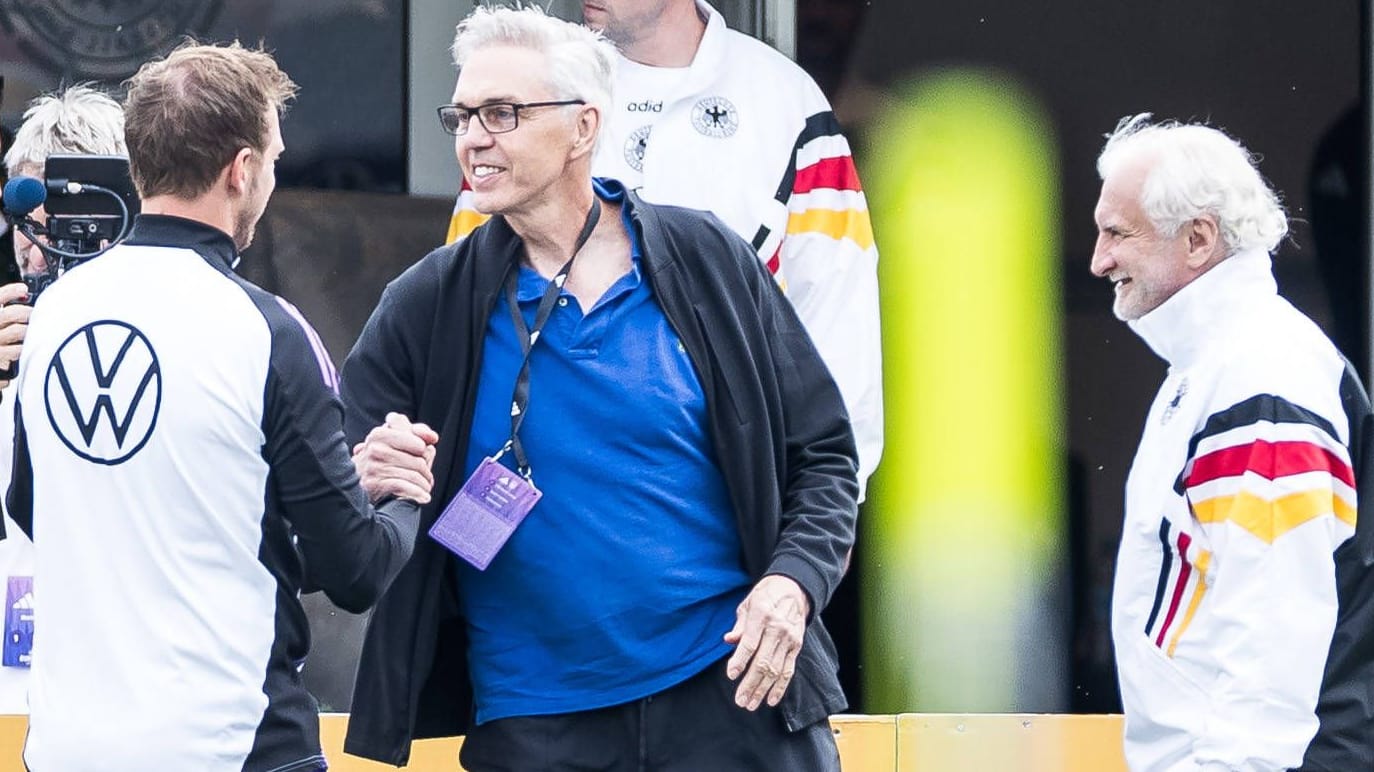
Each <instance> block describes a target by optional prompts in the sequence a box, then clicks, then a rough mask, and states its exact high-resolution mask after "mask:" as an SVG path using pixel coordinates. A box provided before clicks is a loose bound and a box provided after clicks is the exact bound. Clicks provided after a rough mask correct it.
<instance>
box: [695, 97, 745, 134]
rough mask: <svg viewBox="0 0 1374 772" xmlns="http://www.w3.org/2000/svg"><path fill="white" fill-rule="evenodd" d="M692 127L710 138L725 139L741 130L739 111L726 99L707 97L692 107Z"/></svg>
mask: <svg viewBox="0 0 1374 772" xmlns="http://www.w3.org/2000/svg"><path fill="white" fill-rule="evenodd" d="M692 125H693V126H695V127H696V129H697V131H699V132H701V133H702V134H705V135H706V136H708V137H719V138H722V139H723V138H725V137H728V136H730V135H732V134H734V133H735V129H738V128H739V110H736V109H735V106H734V105H733V104H731V103H730V100H728V99H726V98H725V97H706V98H705V99H699V100H697V103H696V104H694V105H692Z"/></svg>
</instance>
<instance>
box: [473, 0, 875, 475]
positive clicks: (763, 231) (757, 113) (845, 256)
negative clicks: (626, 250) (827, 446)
mask: <svg viewBox="0 0 1374 772" xmlns="http://www.w3.org/2000/svg"><path fill="white" fill-rule="evenodd" d="M581 5H582V13H583V16H584V18H585V19H586V23H587V25H588V26H590V27H591V28H592V29H595V30H598V31H600V32H601V33H602V34H604V35H605V36H606V37H607V38H608V39H609V40H610V41H611V42H613V43H615V44H616V47H617V48H618V49H619V55H618V56H617V57H616V80H615V95H614V103H613V104H612V105H611V107H610V108H609V109H608V110H607V112H606V114H605V115H603V116H602V124H603V128H602V131H601V138H600V141H599V142H598V144H597V149H596V153H595V155H594V157H593V160H592V172H593V173H594V174H596V175H597V176H605V177H614V178H615V179H617V180H620V181H621V182H624V183H625V185H626V187H628V188H630V189H631V190H634V191H635V192H636V193H638V194H640V195H641V196H642V197H643V198H644V199H645V200H646V201H651V202H654V203H658V204H672V205H674V206H686V207H691V208H693V209H703V210H706V211H709V212H711V213H713V214H715V215H716V216H717V217H719V218H720V219H721V221H722V222H724V223H725V224H726V225H727V226H729V227H730V228H731V229H732V230H733V231H735V232H736V233H738V234H739V235H740V236H741V237H743V238H744V239H745V240H746V241H749V242H750V243H751V246H753V248H754V250H755V252H757V254H758V257H759V259H760V260H762V261H763V262H764V264H765V265H767V266H768V270H769V272H770V273H772V274H773V276H774V278H776V279H777V280H778V283H779V284H781V285H782V287H783V289H784V291H785V292H786V294H787V297H788V299H789V300H790V301H792V305H793V307H794V308H795V309H796V310H797V316H799V317H800V318H801V320H802V324H803V325H805V326H806V331H807V332H808V333H809V334H810V335H811V339H812V340H813V341H815V343H816V348H817V349H818V350H819V351H820V352H821V357H822V358H823V359H824V360H825V362H826V364H827V365H829V367H830V373H831V375H833V376H834V377H835V382H836V383H837V384H838V385H839V388H840V393H841V394H842V395H843V396H844V401H845V408H846V409H847V410H848V412H849V419H850V423H851V425H852V426H853V429H854V439H855V443H856V444H857V446H858V449H859V492H860V496H859V498H860V499H861V500H862V498H863V490H864V486H865V484H866V481H867V480H868V477H869V476H870V475H871V474H873V470H874V469H876V468H877V466H878V460H879V458H880V457H881V456H882V451H883V390H882V380H883V379H882V345H881V343H882V341H881V334H880V324H879V316H878V270H877V266H878V250H877V247H876V246H875V244H874V241H873V229H872V226H871V225H870V223H869V216H868V203H867V200H866V198H865V196H864V191H863V185H862V184H861V183H860V181H859V174H858V170H857V169H856V168H855V165H854V159H853V158H852V157H851V154H850V147H849V142H848V140H847V139H846V138H845V136H844V133H843V131H842V130H841V127H840V124H839V121H837V120H836V118H835V114H834V113H833V112H832V111H831V108H830V104H829V102H828V101H827V100H826V98H825V95H824V94H823V93H822V92H821V89H820V87H818V86H817V85H816V83H815V81H814V80H812V79H811V76H810V75H808V74H807V73H806V72H805V71H804V70H802V69H801V68H800V67H798V66H797V65H796V63H794V62H792V61H791V60H790V59H788V58H787V57H786V56H783V55H782V54H781V53H779V52H777V51H775V50H773V49H772V48H769V47H768V46H767V45H765V44H764V43H761V42H760V41H758V40H756V39H754V38H752V37H749V36H748V35H745V34H743V33H741V32H738V31H736V30H732V29H729V28H728V27H726V26H725V19H724V18H723V17H722V16H721V15H720V13H719V12H717V11H716V10H715V9H714V8H712V7H711V5H710V4H709V3H707V2H706V0H654V1H653V2H645V0H586V1H585V2H583V3H582V4H581ZM473 196H474V193H473V191H472V181H471V180H467V179H465V180H464V181H463V183H462V186H461V191H460V193H459V195H458V200H457V202H456V204H455V206H454V212H453V217H452V218H451V220H450V222H449V231H448V238H447V240H448V242H450V243H452V242H454V241H456V240H458V239H459V238H461V237H463V236H466V235H467V234H468V233H470V232H471V231H472V229H473V228H475V227H477V226H478V225H479V224H481V223H482V222H483V221H484V220H485V219H486V215H485V214H483V213H482V212H480V211H478V210H477V209H476V208H475V207H474V206H473Z"/></svg>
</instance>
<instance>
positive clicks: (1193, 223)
mask: <svg viewBox="0 0 1374 772" xmlns="http://www.w3.org/2000/svg"><path fill="white" fill-rule="evenodd" d="M1183 227H1184V229H1185V231H1186V232H1187V235H1188V260H1187V264H1188V267H1189V268H1192V269H1194V270H1197V269H1200V268H1204V267H1206V266H1208V265H1210V264H1211V263H1212V261H1213V260H1214V258H1215V257H1217V254H1218V252H1220V249H1221V228H1220V226H1218V225H1217V218H1216V217H1214V216H1212V215H1210V214H1204V215H1201V216H1198V217H1194V218H1193V219H1192V220H1190V221H1189V222H1188V224H1187V225H1185V226H1183Z"/></svg>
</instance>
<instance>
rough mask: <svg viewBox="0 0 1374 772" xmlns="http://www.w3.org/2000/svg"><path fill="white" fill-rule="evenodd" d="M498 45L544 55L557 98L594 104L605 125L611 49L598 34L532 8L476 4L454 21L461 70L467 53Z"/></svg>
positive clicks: (610, 85) (612, 63)
mask: <svg viewBox="0 0 1374 772" xmlns="http://www.w3.org/2000/svg"><path fill="white" fill-rule="evenodd" d="M499 45H507V46H517V47H520V48H528V49H531V50H534V51H538V52H540V53H542V54H544V56H545V57H547V58H548V61H549V72H548V73H547V75H548V81H549V85H551V86H552V87H553V89H554V91H556V92H557V94H558V98H559V99H581V100H583V101H584V102H586V103H587V104H588V105H591V106H593V107H595V108H597V110H598V112H599V113H600V115H601V121H602V125H605V122H606V120H607V118H608V117H609V116H610V109H611V91H612V89H613V87H614V84H615V60H616V51H615V46H614V45H613V44H612V43H611V42H610V41H609V40H607V39H606V38H605V37H603V36H602V35H601V33H599V32H594V31H592V30H590V29H588V28H587V27H584V26H582V25H581V24H573V23H572V22H568V21H563V20H562V19H557V18H554V17H552V16H549V15H547V14H545V13H544V12H543V11H542V10H541V9H539V8H538V7H533V6H532V7H528V8H487V7H484V6H478V7H477V8H475V9H473V11H472V13H471V14H470V15H469V16H468V17H467V18H466V19H464V20H463V21H461V22H459V24H458V30H457V34H456V35H455V36H454V39H453V63H454V64H455V65H457V66H458V71H459V72H462V70H463V64H464V63H465V62H467V61H468V59H469V58H470V57H471V56H472V54H473V52H475V51H478V50H480V49H483V48H487V47H489V46H499Z"/></svg>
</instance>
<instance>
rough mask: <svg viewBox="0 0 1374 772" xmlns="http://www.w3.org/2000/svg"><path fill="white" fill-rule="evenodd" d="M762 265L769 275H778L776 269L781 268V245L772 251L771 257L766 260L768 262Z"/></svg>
mask: <svg viewBox="0 0 1374 772" xmlns="http://www.w3.org/2000/svg"><path fill="white" fill-rule="evenodd" d="M764 265H766V266H768V272H769V273H771V274H773V275H777V273H778V268H780V267H781V266H782V245H781V244H779V245H778V248H777V249H775V250H773V256H772V257H770V258H768V261H767V262H765V263H764Z"/></svg>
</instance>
